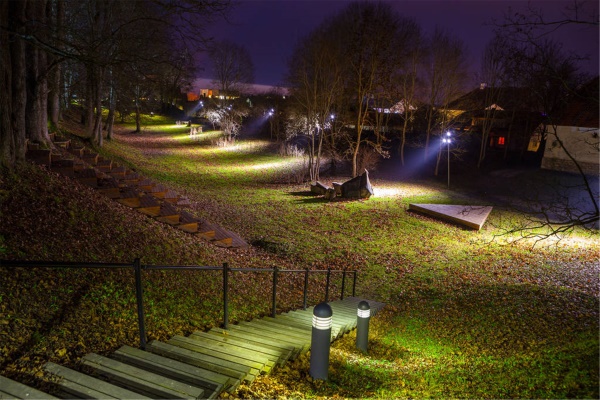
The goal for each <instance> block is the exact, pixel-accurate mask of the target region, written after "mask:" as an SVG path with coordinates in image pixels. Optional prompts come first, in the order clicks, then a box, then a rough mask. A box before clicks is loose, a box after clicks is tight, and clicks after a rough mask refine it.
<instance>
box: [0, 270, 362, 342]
mask: <svg viewBox="0 0 600 400" xmlns="http://www.w3.org/2000/svg"><path fill="white" fill-rule="evenodd" d="M0 267H7V268H28V267H30V268H94V269H101V268H105V269H124V268H131V269H133V270H134V276H135V293H136V303H137V314H138V327H139V336H140V348H141V349H145V348H146V326H145V314H144V296H143V294H144V293H143V285H142V283H143V282H142V271H143V270H175V269H176V270H204V271H223V327H224V328H225V329H228V325H229V273H230V272H269V273H271V274H273V278H272V279H273V280H272V293H271V295H272V296H271V316H272V317H275V315H276V314H277V283H278V279H279V274H281V273H304V290H303V301H302V307H303V309H305V310H306V308H307V299H308V281H309V279H308V277H309V274H310V273H326V274H327V280H326V284H325V302H328V301H329V286H330V278H331V273H342V289H341V294H340V297H341V299H342V300H343V299H344V294H345V289H346V275H347V274H348V273H351V274H353V283H352V296H353V297H354V296H356V280H357V271H356V270H350V271H349V270H345V269H344V270H332V269H331V268H327V269H324V270H311V269H308V268H305V269H279V268H277V267H274V268H230V267H229V265H228V264H227V263H223V265H222V266H220V267H217V266H200V265H143V264H142V263H141V262H140V259H139V258H136V259H135V260H134V261H133V262H132V263H97V262H93V263H91V262H72V261H64V262H63V261H16V260H0Z"/></svg>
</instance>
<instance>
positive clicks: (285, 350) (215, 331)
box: [208, 327, 296, 360]
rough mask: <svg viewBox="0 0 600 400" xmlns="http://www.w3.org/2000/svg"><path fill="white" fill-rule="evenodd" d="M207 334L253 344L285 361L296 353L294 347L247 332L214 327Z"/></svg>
mask: <svg viewBox="0 0 600 400" xmlns="http://www.w3.org/2000/svg"><path fill="white" fill-rule="evenodd" d="M208 334H210V335H213V336H217V337H224V338H226V339H229V340H235V341H236V342H242V343H248V344H254V345H257V346H262V347H264V348H267V349H272V350H273V351H275V352H279V353H281V357H282V358H284V359H285V360H288V359H293V358H294V357H293V355H294V352H296V347H294V346H292V345H287V344H284V343H277V342H275V341H273V340H271V339H269V338H265V337H263V336H256V335H253V334H251V333H247V332H246V333H239V332H237V331H235V330H233V331H232V330H226V329H222V328H217V327H215V328H212V329H211V330H210V331H208Z"/></svg>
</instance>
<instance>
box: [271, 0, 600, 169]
mask: <svg viewBox="0 0 600 400" xmlns="http://www.w3.org/2000/svg"><path fill="white" fill-rule="evenodd" d="M573 4H574V6H573V7H575V8H573V9H569V10H566V11H570V12H571V13H572V14H573V15H574V17H573V19H566V20H564V21H562V22H563V23H565V24H572V23H581V24H588V25H594V24H595V25H596V26H597V16H594V15H588V14H585V13H584V12H583V9H582V8H581V5H580V4H579V2H575V3H573ZM578 6H579V8H577V7H578ZM541 15H542V14H541V12H540V11H539V10H536V9H533V8H530V9H529V10H528V11H527V12H525V13H522V14H520V13H512V12H510V13H507V15H506V17H505V20H504V22H503V23H497V24H496V26H495V28H496V29H495V30H496V35H495V37H494V39H493V40H492V41H491V42H490V43H489V45H488V46H487V48H486V49H485V52H484V54H483V55H482V70H481V71H480V73H479V78H480V80H481V82H485V83H486V84H487V88H488V90H487V91H486V95H487V96H489V97H490V98H489V99H487V102H488V103H489V104H493V103H494V102H495V101H497V97H498V96H499V94H500V92H501V90H502V89H503V88H506V87H520V88H524V89H526V90H524V91H523V92H522V93H523V96H522V97H521V98H519V99H518V100H517V101H518V102H519V103H520V106H521V107H522V108H523V109H526V110H529V111H530V112H532V113H537V115H539V116H542V117H543V118H542V120H543V121H544V122H545V123H546V124H547V126H551V125H552V121H556V120H557V119H558V118H559V117H560V115H561V112H562V111H563V110H564V107H565V104H566V102H567V100H568V99H569V98H570V97H571V96H573V95H574V93H575V91H576V88H577V87H578V86H580V85H581V84H582V83H584V82H585V81H586V80H589V78H590V77H589V76H586V75H585V74H582V73H580V72H579V64H578V62H579V61H580V59H581V58H580V57H579V56H577V55H573V54H571V53H569V52H567V51H564V50H563V49H562V45H561V43H559V42H556V41H553V40H551V39H550V38H549V37H548V36H546V34H539V32H540V30H542V29H543V28H548V26H551V27H553V26H555V25H560V24H561V21H545V20H544V19H543V17H542V16H541ZM536 33H538V34H536ZM466 60H467V50H466V47H465V45H464V43H462V42H461V41H460V40H459V39H457V38H456V37H454V36H453V35H452V34H451V32H448V31H444V30H442V29H439V28H436V29H435V31H434V32H433V33H431V34H430V35H426V34H424V33H423V32H422V30H421V29H420V27H419V25H418V23H417V22H416V21H415V20H413V19H410V18H406V17H404V16H402V15H400V14H399V13H398V12H396V11H395V9H394V8H393V7H392V6H391V5H390V4H389V3H377V2H355V3H351V4H349V5H348V6H347V7H346V8H345V9H343V10H342V11H341V12H340V13H338V14H337V15H334V16H333V17H331V18H329V19H326V20H325V21H324V22H323V23H322V24H321V25H319V26H318V27H317V28H315V29H314V31H312V32H311V33H309V34H308V35H307V36H306V37H304V38H302V39H301V40H300V41H299V43H298V44H297V46H296V47H295V49H294V52H293V55H292V57H291V59H290V62H289V68H288V71H289V72H288V78H287V82H288V86H289V87H290V88H291V90H292V93H291V94H292V96H291V99H292V101H291V102H289V103H288V104H286V110H285V112H278V113H277V114H276V117H277V120H276V123H277V128H276V131H277V132H278V134H277V139H278V140H283V141H285V140H290V139H292V138H293V137H295V136H297V135H298V134H303V135H304V136H305V137H306V138H307V142H308V146H307V153H308V160H309V163H308V164H309V165H308V169H309V175H310V178H311V180H316V179H318V178H319V170H320V167H321V162H322V159H323V158H324V157H325V155H326V156H327V157H328V158H330V159H333V160H335V159H347V160H349V161H350V162H351V164H352V175H353V176H356V175H357V174H359V173H361V171H362V169H363V168H364V167H365V166H367V165H368V163H369V162H372V161H373V160H377V159H379V158H381V157H387V156H389V154H390V152H391V151H394V150H397V151H398V153H399V155H400V158H401V161H402V163H403V164H404V151H405V147H406V144H407V143H408V142H409V141H410V142H411V144H413V145H414V144H416V145H418V146H421V147H422V148H423V149H424V151H423V155H424V157H425V159H428V157H429V153H430V152H431V151H432V150H431V148H432V143H433V141H432V139H433V138H436V137H439V136H440V135H441V134H443V133H444V132H446V131H447V130H448V129H450V128H452V127H453V126H454V125H455V123H456V121H455V116H453V115H452V114H451V113H448V112H446V111H447V109H448V105H449V103H450V102H452V101H453V100H455V99H456V98H457V97H459V96H460V95H461V94H464V90H465V84H466V82H467V80H468V78H469V76H468V73H469V70H468V66H467V65H466ZM592 101H593V99H592ZM595 101H596V102H597V99H596V100H595ZM392 105H395V106H396V107H400V108H401V110H399V111H400V113H399V114H396V116H395V117H393V118H395V119H396V120H395V122H394V128H395V129H393V130H392V129H390V118H392V117H391V114H389V113H384V112H374V111H376V110H381V109H384V108H389V107H390V106H392ZM280 111H281V110H280ZM495 112H497V110H496V109H493V108H491V109H487V110H485V113H486V115H485V118H484V119H483V121H484V123H483V126H482V127H481V128H480V129H481V131H482V132H480V138H479V140H480V141H481V144H480V150H479V155H478V161H477V166H478V167H480V166H481V165H482V164H483V162H484V160H485V159H486V148H487V143H488V135H489V134H490V131H491V129H492V125H491V123H490V121H492V120H493V117H494V115H493V114H494V113H495ZM398 118H400V121H398ZM486 121H487V122H486ZM547 133H548V132H547V131H546V132H544V139H545V137H546V135H547ZM510 139H511V138H508V140H510ZM392 140H395V141H396V142H397V143H399V144H398V147H397V148H394V149H392V147H391V141H392ZM435 143H436V144H437V141H435ZM433 151H435V152H436V153H437V154H438V157H437V162H438V164H439V161H440V153H439V146H437V145H436V147H435V150H433ZM436 171H437V167H436Z"/></svg>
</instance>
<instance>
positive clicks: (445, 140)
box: [442, 131, 452, 189]
mask: <svg viewBox="0 0 600 400" xmlns="http://www.w3.org/2000/svg"><path fill="white" fill-rule="evenodd" d="M442 143H446V144H447V146H448V189H450V143H452V133H450V131H447V132H446V137H444V138H443V139H442Z"/></svg>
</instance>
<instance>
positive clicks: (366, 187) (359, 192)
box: [342, 170, 373, 199]
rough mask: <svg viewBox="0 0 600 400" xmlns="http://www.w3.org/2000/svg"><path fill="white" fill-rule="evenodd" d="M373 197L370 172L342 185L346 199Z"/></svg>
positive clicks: (343, 195)
mask: <svg viewBox="0 0 600 400" xmlns="http://www.w3.org/2000/svg"><path fill="white" fill-rule="evenodd" d="M372 195H373V187H372V186H371V182H370V181H369V171H367V170H365V172H364V173H363V174H362V175H359V176H357V177H355V178H352V179H350V180H349V181H346V182H344V183H343V184H342V197H344V198H346V199H368V198H369V197H371V196H372Z"/></svg>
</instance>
